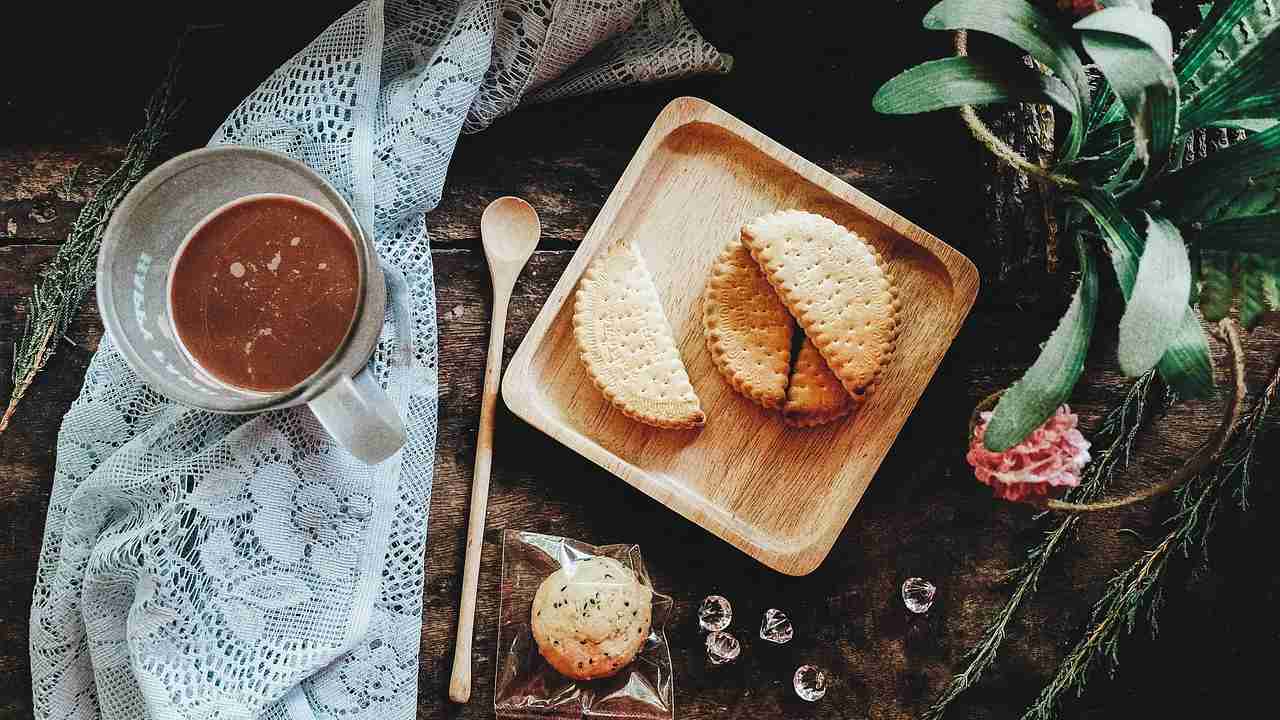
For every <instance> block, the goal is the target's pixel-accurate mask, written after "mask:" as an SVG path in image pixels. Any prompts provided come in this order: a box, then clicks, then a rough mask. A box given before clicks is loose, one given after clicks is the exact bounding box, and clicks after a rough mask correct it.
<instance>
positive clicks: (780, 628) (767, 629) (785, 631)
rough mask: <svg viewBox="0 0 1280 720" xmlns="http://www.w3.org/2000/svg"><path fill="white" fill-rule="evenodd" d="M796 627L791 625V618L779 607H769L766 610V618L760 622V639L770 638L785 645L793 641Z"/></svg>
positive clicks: (773, 641) (770, 640)
mask: <svg viewBox="0 0 1280 720" xmlns="http://www.w3.org/2000/svg"><path fill="white" fill-rule="evenodd" d="M795 634H796V631H795V628H794V627H792V625H791V618H789V617H787V614H786V613H784V612H782V611H781V610H779V609H777V608H769V609H768V610H765V611H764V620H763V621H762V622H761V623H760V639H761V640H768V641H769V642H771V643H777V644H779V645H784V644H786V643H789V642H791V638H793V637H795Z"/></svg>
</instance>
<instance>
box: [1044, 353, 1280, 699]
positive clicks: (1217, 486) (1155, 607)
mask: <svg viewBox="0 0 1280 720" xmlns="http://www.w3.org/2000/svg"><path fill="white" fill-rule="evenodd" d="M1277 389H1280V363H1278V364H1277V365H1276V367H1275V368H1274V369H1273V371H1272V377H1271V381H1270V383H1268V384H1267V387H1266V389H1265V390H1264V391H1263V393H1262V395H1261V396H1260V397H1259V398H1258V399H1257V400H1256V401H1255V402H1254V404H1253V407H1252V408H1250V410H1249V412H1248V413H1247V415H1246V416H1245V418H1244V421H1243V422H1242V423H1240V425H1239V426H1238V427H1237V428H1236V431H1235V433H1234V434H1233V437H1232V441H1231V443H1230V444H1229V445H1228V447H1227V450H1226V451H1225V452H1224V453H1223V455H1222V462H1221V463H1220V464H1219V465H1217V466H1216V467H1213V468H1209V469H1206V470H1205V471H1204V472H1202V473H1201V474H1200V475H1199V476H1197V477H1196V478H1194V479H1193V480H1191V481H1190V482H1188V483H1187V484H1186V485H1184V486H1182V487H1181V488H1179V489H1178V491H1177V495H1176V497H1177V498H1178V501H1179V509H1178V512H1177V513H1176V514H1175V515H1174V516H1173V517H1172V518H1170V519H1169V525H1170V526H1171V527H1170V529H1169V531H1168V532H1167V533H1166V534H1165V536H1164V537H1163V538H1162V539H1161V540H1160V542H1159V543H1157V544H1156V545H1155V546H1154V547H1152V548H1151V549H1149V550H1147V551H1146V552H1145V553H1143V554H1142V556H1141V557H1139V558H1138V560H1137V561H1135V562H1134V563H1133V564H1132V565H1130V566H1129V567H1128V568H1126V569H1125V570H1124V571H1123V572H1121V573H1119V574H1118V575H1116V576H1115V577H1114V578H1112V579H1111V581H1110V582H1109V583H1108V584H1107V590H1106V592H1105V593H1104V594H1103V596H1102V598H1101V599H1099V600H1098V602H1097V604H1095V605H1094V609H1093V615H1092V617H1091V619H1090V626H1089V628H1088V630H1086V631H1085V633H1084V635H1083V637H1082V638H1081V639H1080V640H1079V642H1077V643H1076V645H1075V646H1074V647H1073V648H1072V649H1071V652H1069V653H1068V654H1067V656H1066V658H1065V659H1064V660H1063V661H1062V664H1061V665H1059V667H1058V671H1057V673H1056V674H1055V675H1054V677H1053V679H1052V680H1051V681H1050V682H1049V684H1048V685H1046V686H1045V688H1044V690H1042V691H1041V693H1040V695H1039V697H1037V698H1036V701H1035V703H1033V704H1032V705H1031V707H1030V708H1028V709H1027V712H1026V714H1025V715H1023V718H1024V720H1051V718H1053V717H1055V713H1056V711H1057V708H1058V706H1059V704H1060V703H1061V701H1062V696H1063V694H1064V693H1066V692H1068V691H1071V690H1074V691H1075V692H1076V693H1077V694H1079V693H1081V692H1083V691H1084V688H1085V685H1086V683H1087V682H1088V679H1089V675H1090V673H1091V671H1092V670H1093V669H1094V668H1095V667H1096V666H1098V665H1099V664H1101V665H1103V666H1105V667H1106V668H1107V669H1108V670H1109V671H1110V672H1111V673H1112V674H1114V672H1115V671H1116V668H1117V666H1118V664H1119V650H1120V643H1121V642H1122V641H1123V640H1124V638H1125V637H1127V636H1129V635H1131V634H1132V633H1133V630H1134V628H1135V626H1136V625H1137V622H1138V618H1139V617H1140V616H1142V615H1143V610H1144V608H1145V609H1146V613H1145V617H1146V620H1147V625H1148V627H1149V628H1150V630H1151V633H1152V635H1155V633H1156V632H1157V631H1158V630H1159V621H1158V614H1159V610H1160V607H1161V600H1162V596H1163V587H1164V586H1163V583H1162V581H1163V579H1164V575H1165V572H1166V570H1167V569H1168V567H1169V563H1170V561H1172V560H1174V559H1175V552H1174V551H1175V550H1176V551H1180V552H1181V553H1182V556H1183V557H1190V556H1191V554H1192V553H1193V552H1194V551H1195V550H1197V549H1199V551H1200V552H1201V553H1204V552H1205V550H1204V548H1205V540H1206V539H1207V538H1208V535H1209V533H1210V532H1211V531H1212V529H1213V524H1214V520H1215V518H1216V517H1217V515H1218V512H1219V510H1220V508H1221V505H1222V502H1223V500H1224V499H1230V498H1231V497H1232V496H1233V495H1234V497H1235V499H1236V501H1237V502H1238V503H1239V505H1240V506H1241V507H1242V508H1244V507H1245V506H1246V505H1247V500H1246V497H1247V493H1248V488H1249V482H1250V468H1251V465H1252V462H1253V455H1254V450H1255V448H1256V447H1257V443H1258V440H1259V439H1260V437H1261V435H1262V433H1263V430H1264V427H1265V424H1266V420H1267V417H1268V414H1269V413H1270V411H1271V409H1272V407H1273V404H1274V401H1275V398H1276V391H1277Z"/></svg>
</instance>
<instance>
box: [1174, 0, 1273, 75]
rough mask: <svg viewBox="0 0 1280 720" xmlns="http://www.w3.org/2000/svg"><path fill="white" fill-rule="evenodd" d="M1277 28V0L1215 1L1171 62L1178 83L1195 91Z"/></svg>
mask: <svg viewBox="0 0 1280 720" xmlns="http://www.w3.org/2000/svg"><path fill="white" fill-rule="evenodd" d="M1277 27H1280V4H1278V3H1277V0H1218V2H1215V3H1214V4H1213V8H1212V9H1211V10H1210V11H1209V14H1208V15H1207V16H1205V18H1204V20H1203V21H1202V22H1201V23H1200V26H1199V27H1198V28H1197V29H1196V32H1195V34H1194V35H1192V36H1191V39H1190V40H1188V41H1187V43H1186V44H1185V45H1183V47H1182V51H1181V52H1180V53H1179V54H1178V58H1177V60H1176V61H1175V62H1174V69H1175V70H1177V72H1178V82H1179V83H1180V84H1181V85H1182V87H1183V89H1184V90H1185V91H1186V92H1187V94H1189V95H1194V94H1196V93H1197V92H1199V91H1201V90H1203V89H1204V88H1205V87H1208V86H1209V85H1210V84H1211V83H1212V82H1213V80H1214V79H1215V78H1216V77H1217V76H1218V75H1220V74H1221V73H1222V72H1223V71H1224V70H1226V69H1227V68H1229V67H1231V65H1232V64H1233V63H1235V61H1236V60H1238V59H1239V58H1241V57H1243V56H1244V55H1245V53H1247V52H1248V51H1249V50H1250V49H1252V48H1253V47H1254V45H1256V44H1257V43H1258V41H1259V40H1260V39H1262V38H1264V37H1266V36H1267V35H1268V34H1269V33H1270V32H1271V31H1273V30H1275V29H1276V28H1277Z"/></svg>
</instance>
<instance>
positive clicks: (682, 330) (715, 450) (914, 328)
mask: <svg viewBox="0 0 1280 720" xmlns="http://www.w3.org/2000/svg"><path fill="white" fill-rule="evenodd" d="M783 208H800V209H804V210H811V211H813V212H817V213H821V214H823V215H826V216H827V217H830V218H832V219H833V220H835V221H836V222H838V223H840V224H842V225H844V226H846V227H849V228H851V229H853V230H854V231H856V232H857V233H859V234H860V235H861V236H862V237H864V238H866V239H867V240H868V241H870V242H871V243H873V244H874V245H875V246H876V247H877V248H879V250H880V252H881V253H882V254H883V255H884V257H885V258H886V259H887V260H888V262H889V265H890V267H891V269H892V273H893V276H894V278H895V281H896V282H897V284H898V287H899V291H900V293H901V298H902V317H901V320H902V325H903V327H902V334H901V337H900V339H899V341H898V351H897V354H896V356H895V357H894V360H893V362H892V364H891V365H890V366H889V367H888V369H887V372H886V375H885V377H884V379H883V383H882V384H881V385H880V386H879V387H878V388H877V389H876V391H875V392H873V393H872V394H871V395H870V397H869V399H868V401H867V403H866V405H864V406H863V408H862V409H861V411H860V412H858V413H857V414H856V415H855V416H853V417H852V418H850V419H847V420H845V421H838V422H835V423H832V424H829V425H826V426H822V427H818V428H812V429H803V430H801V429H793V428H789V427H787V426H786V425H784V424H783V423H782V420H781V418H780V416H779V415H777V414H776V413H769V412H766V411H765V410H763V409H761V408H759V407H758V406H756V405H754V404H752V403H751V402H750V401H748V400H747V399H745V398H743V397H742V396H740V395H738V394H737V393H735V392H734V391H733V390H732V389H731V388H730V387H729V384H728V383H726V382H725V381H724V379H723V378H722V377H721V376H720V374H719V373H718V372H717V371H716V369H715V366H714V365H712V362H711V357H710V354H709V353H708V351H707V348H706V344H705V342H704V340H703V333H702V291H703V287H704V285H705V282H706V278H707V275H708V272H709V271H710V268H711V265H712V263H713V262H714V260H715V258H716V256H717V255H719V253H720V251H721V250H722V249H723V248H724V246H725V244H726V243H728V241H729V240H730V239H731V238H733V237H735V236H737V235H738V232H739V229H740V228H741V227H742V225H743V223H745V222H747V221H749V220H751V219H752V218H754V217H757V216H759V215H763V214H765V213H768V212H771V211H773V210H779V209H783ZM619 239H625V240H627V241H628V242H631V243H633V244H634V246H635V247H636V249H637V250H638V251H639V253H640V254H641V256H643V257H644V260H645V263H646V264H647V265H648V267H649V270H650V272H651V273H652V274H653V277H654V281H655V282H656V283H657V287H658V294H659V295H660V296H661V297H662V300H663V307H664V309H665V310H666V314H667V319H668V320H669V321H670V323H671V326H672V329H673V330H674V331H675V335H676V343H677V345H678V346H679V348H680V354H681V357H682V358H683V359H684V363H685V366H686V367H687V368H688V370H689V376H690V378H691V379H692V381H693V386H694V389H695V390H696V391H697V393H698V396H699V397H700V398H701V400H702V407H703V409H704V410H705V411H706V414H707V424H706V427H704V428H702V429H701V430H700V431H688V432H680V431H671V430H659V429H655V428H651V427H648V426H645V425H642V424H640V423H637V422H635V421H633V420H630V419H628V418H626V417H625V416H623V415H622V413H620V412H618V411H617V410H614V409H613V408H612V406H610V405H609V403H608V402H607V401H606V400H605V399H604V397H603V396H601V394H600V392H599V391H598V390H597V389H596V388H595V386H594V385H592V383H591V380H590V378H588V376H587V374H586V372H585V370H584V369H583V367H582V363H581V361H580V360H579V357H578V350H577V347H576V345H575V343H574V338H573V327H572V318H573V297H574V290H575V289H576V288H577V285H578V279H579V278H580V277H581V276H582V273H583V271H584V270H585V269H586V267H587V264H588V263H589V262H590V261H591V258H592V256H593V255H595V253H596V252H597V251H598V250H599V249H600V248H601V247H604V246H605V245H606V244H607V243H609V242H612V241H615V240H619ZM977 292H978V273H977V270H976V269H975V268H974V266H973V263H971V262H969V260H968V259H967V258H965V257H964V256H963V255H961V254H960V253H959V252H957V251H956V250H955V249H953V248H951V247H949V246H948V245H946V244H944V243H943V242H942V241H940V240H938V239H937V238H936V237H934V236H933V235H930V234H929V233H928V232H925V231H924V230H922V229H921V228H919V227H917V226H915V225H914V224H912V223H911V222H910V221H908V220H907V219H905V218H903V217H902V216H900V215H898V214H897V213H895V212H893V211H892V210H889V209H888V208H886V207H884V206H883V205H881V204H880V203H878V202H876V201H875V200H872V199H871V198H869V197H867V196H866V195H863V194H862V193H861V192H859V191H857V190H855V189H854V188H852V187H850V186H849V185H848V184H846V183H844V182H843V181H841V180H840V179H839V178H837V177H835V176H833V175H831V174H830V173H827V172H826V171H824V170H822V169H821V168H819V167H817V166H816V165H814V164H813V163H810V162H808V161H807V160H805V159H803V158H801V157H799V156H798V155H796V154H795V153H793V152H791V151H790V150H787V149H786V148H784V147H782V146H781V145H779V144H778V143H776V142H774V141H773V140H770V139H769V138H767V137H765V136H764V135H762V134H761V133H759V132H758V131H756V130H754V129H752V128H751V127H748V126H747V125H746V124H744V123H743V122H742V121H740V120H738V119H737V118H734V117H733V116H731V115H729V114H728V113H726V112H724V111H723V110H721V109H719V108H717V107H715V106H714V105H711V104H709V103H707V102H704V101H702V100H698V99H695V98H679V99H677V100H674V101H673V102H671V103H670V104H669V105H667V107H666V108H665V109H663V111H662V113H661V114H660V115H659V116H658V119H657V121H655V122H654V124H653V127H652V128H651V129H650V130H649V133H648V135H646V136H645V138H644V141H643V142H642V143H641V144H640V149H639V150H637V151H636V154H635V157H633V158H632V159H631V162H630V164H629V165H627V169H626V171H625V172H624V173H623V175H622V179H620V180H619V181H618V185H617V187H615V188H614V189H613V193H612V194H611V195H610V196H609V199H608V201H607V202H605V205H604V207H603V208H602V209H601V210H600V214H599V216H598V217H597V218H596V220H595V223H594V224H592V226H591V229H590V230H589V231H588V232H587V235H586V237H585V238H584V239H583V241H582V245H581V247H580V248H579V249H578V251H577V253H576V254H575V255H574V257H573V260H572V261H571V262H570V263H569V267H568V269H566V270H565V273H564V276H563V277H561V278H560V282H559V283H558V284H557V285H556V287H555V289H554V290H553V291H552V292H551V296H550V298H549V299H548V300H547V303H546V305H545V306H543V308H542V311H541V312H540V313H539V314H538V317H537V318H536V319H535V320H534V323H533V326H532V327H531V328H530V330H529V333H528V335H526V336H525V338H524V341H523V342H521V343H520V348H519V349H518V350H517V351H516V354H515V357H514V358H513V359H512V361H511V365H510V367H509V368H508V369H507V374H506V377H505V379H504V380H503V383H502V397H503V399H504V400H505V401H506V403H507V406H508V407H510V408H511V410H512V412H514V413H515V414H516V415H518V416H520V417H521V418H524V419H525V420H526V421H527V422H529V423H530V424H532V425H533V426H534V427H537V428H539V429H541V430H542V431H543V432H545V433H547V434H548V435H550V436H551V437H553V438H555V439H557V440H559V441H560V442H562V443H564V444H565V445H567V446H569V447H570V448H572V449H574V450H575V451H577V452H579V453H581V454H582V455H584V456H585V457H587V458H589V459H591V460H592V461H594V462H595V463H597V464H598V465H600V466H601V467H603V468H605V469H606V470H608V471H610V472H612V473H613V474H615V475H617V476H618V477H620V478H622V479H623V480H625V481H627V482H628V483H630V484H632V485H634V486H635V487H637V488H639V489H640V490H642V491H643V492H645V493H647V494H648V495H650V496H651V497H653V498H654V499H656V500H658V501H659V502H661V503H663V504H665V505H667V506H668V507H670V508H671V509H672V510H675V511H676V512H678V513H680V514H681V515H683V516H685V517H686V518H688V519H690V520H692V521H693V522H695V523H698V524H699V525H701V526H703V527H705V528H706V529H707V530H709V531H711V532H712V533H714V534H716V535H718V536H719V537H721V538H723V539H724V540H726V541H728V542H730V543H732V544H733V545H735V546H737V547H739V548H741V549H742V550H743V551H744V552H746V553H747V554H749V555H751V556H752V557H754V558H756V559H758V560H759V561H760V562H762V563H764V564H765V565H768V566H769V567H771V568H773V569H775V570H778V571H780V572H783V573H787V574H791V575H804V574H807V573H809V572H811V571H812V570H813V569H814V568H816V567H817V566H818V565H819V564H820V563H821V562H822V560H823V558H825V557H826V555H827V552H828V551H829V550H830V549H831V546H832V545H833V544H834V543H835V540H836V537H837V536H838V535H839V533H840V530H841V528H843V527H844V525H845V523H846V522H847V521H848V519H849V515H850V514H851V513H852V512H853V509H854V507H856V506H857V504H858V500H859V499H860V498H861V497H862V493H863V491H865V490H866V488H867V485H868V484H869V483H870V482H871V478H872V477H873V476H874V475H875V473H876V469H877V468H878V467H879V466H880V462H881V461H882V460H883V459H884V456H885V454H886V453H887V452H888V451H889V447H890V445H892V444H893V441H894V438H896V437H897V435H898V432H899V431H900V430H901V429H902V425H903V423H905V422H906V420H907V416H908V415H909V414H910V413H911V410H912V408H914V407H915V404H916V401H917V400H919V398H920V394H921V393H922V392H924V388H925V385H926V384H927V383H928V382H929V379H930V378H931V377H933V374H934V371H935V370H937V368H938V364H939V363H940V362H941V361H942V356H943V354H944V353H945V352H946V350H947V347H948V346H950V344H951V341H952V339H953V338H954V337H955V335H956V333H957V332H958V331H959V329H960V325H961V323H962V322H963V321H964V318H965V316H966V315H968V313H969V309H970V307H972V305H973V301H974V298H975V297H976V295H977Z"/></svg>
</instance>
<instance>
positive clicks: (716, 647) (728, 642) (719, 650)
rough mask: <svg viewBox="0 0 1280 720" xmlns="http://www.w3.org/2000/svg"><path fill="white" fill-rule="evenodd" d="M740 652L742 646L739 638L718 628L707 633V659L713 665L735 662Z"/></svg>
mask: <svg viewBox="0 0 1280 720" xmlns="http://www.w3.org/2000/svg"><path fill="white" fill-rule="evenodd" d="M740 652H742V646H741V645H739V644H738V638H736V637H734V636H732V635H730V634H729V633H727V632H725V631H723V630H716V631H715V632H713V633H711V634H709V635H707V659H708V660H710V661H711V664H712V665H723V664H725V663H727V662H733V661H734V659H736V658H737V657H738V653H740Z"/></svg>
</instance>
